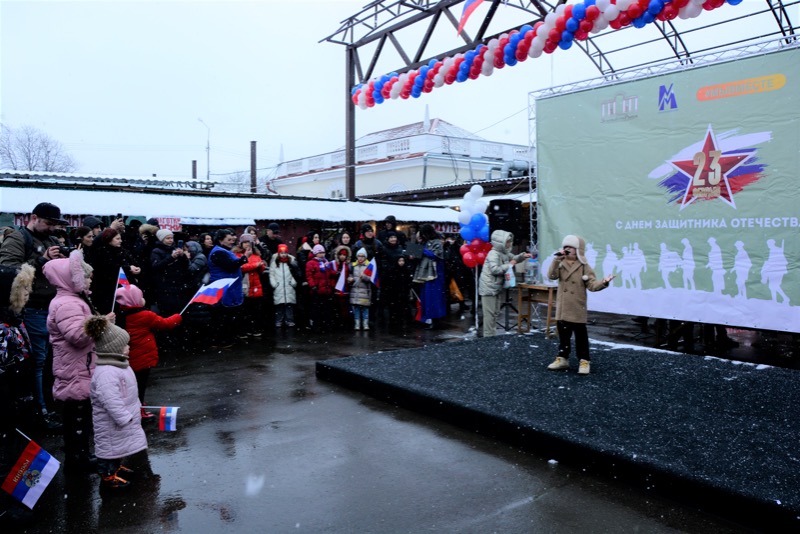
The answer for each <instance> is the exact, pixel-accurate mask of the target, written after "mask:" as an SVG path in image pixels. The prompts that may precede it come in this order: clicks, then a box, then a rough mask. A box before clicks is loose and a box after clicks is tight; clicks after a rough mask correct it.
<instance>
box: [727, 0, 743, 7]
mask: <svg viewBox="0 0 800 534" xmlns="http://www.w3.org/2000/svg"><path fill="white" fill-rule="evenodd" d="M727 2H728V3H729V4H730V5H732V6H738V5H739V4H741V3H742V0H727Z"/></svg>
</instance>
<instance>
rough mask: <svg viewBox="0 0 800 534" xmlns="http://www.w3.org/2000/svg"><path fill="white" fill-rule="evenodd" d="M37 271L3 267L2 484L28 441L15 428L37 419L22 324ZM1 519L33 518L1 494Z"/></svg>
mask: <svg viewBox="0 0 800 534" xmlns="http://www.w3.org/2000/svg"><path fill="white" fill-rule="evenodd" d="M34 275H35V270H34V268H33V267H32V266H30V265H28V264H26V263H23V264H22V266H21V267H20V269H19V270H17V269H15V268H13V267H6V266H0V406H2V407H3V409H2V410H0V482H3V481H5V480H6V477H7V476H8V475H9V473H10V472H11V471H12V469H13V467H14V461H15V460H16V459H17V456H18V455H19V452H20V450H22V449H23V448H24V447H23V445H24V444H25V439H24V438H23V437H22V435H21V434H20V433H18V432H17V431H16V430H15V429H17V428H20V429H22V430H24V431H26V432H29V431H30V430H28V429H27V428H26V427H27V426H28V425H30V423H31V422H32V421H33V420H34V417H33V416H34V411H35V408H36V407H35V406H34V404H35V403H34V402H33V398H34V382H35V376H34V373H35V369H34V364H35V362H34V358H30V357H29V356H30V350H31V347H30V341H29V340H28V333H27V331H26V330H25V325H24V324H23V323H22V310H23V308H24V307H25V304H26V303H27V302H28V296H29V295H30V292H31V290H32V288H33V278H34ZM0 517H3V518H4V519H5V522H4V523H2V524H4V525H10V526H20V527H21V526H25V525H26V524H28V523H30V522H32V521H33V519H34V516H33V514H32V513H31V512H30V511H29V510H26V509H25V508H23V507H22V506H21V505H20V504H19V503H18V502H16V501H15V500H14V499H13V498H12V497H11V495H9V494H8V493H6V492H0Z"/></svg>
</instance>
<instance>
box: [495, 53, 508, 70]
mask: <svg viewBox="0 0 800 534" xmlns="http://www.w3.org/2000/svg"><path fill="white" fill-rule="evenodd" d="M493 63H494V68H496V69H502V68H503V67H505V66H506V62H505V61H503V58H502V57H497V56H494V62H493Z"/></svg>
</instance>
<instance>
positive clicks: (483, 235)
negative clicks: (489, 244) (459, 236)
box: [470, 224, 489, 241]
mask: <svg viewBox="0 0 800 534" xmlns="http://www.w3.org/2000/svg"><path fill="white" fill-rule="evenodd" d="M478 239H480V240H481V241H489V225H488V224H487V225H486V226H484V227H483V228H481V231H480V232H478ZM470 241H472V240H471V239H470Z"/></svg>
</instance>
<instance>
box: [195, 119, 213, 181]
mask: <svg viewBox="0 0 800 534" xmlns="http://www.w3.org/2000/svg"><path fill="white" fill-rule="evenodd" d="M197 120H199V121H200V122H202V123H203V126H205V127H206V130H207V134H208V136H207V137H206V181H207V182H210V181H211V128H209V127H208V124H206V123H205V122H204V121H203V119H201V118H200V117H198V118H197Z"/></svg>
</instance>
